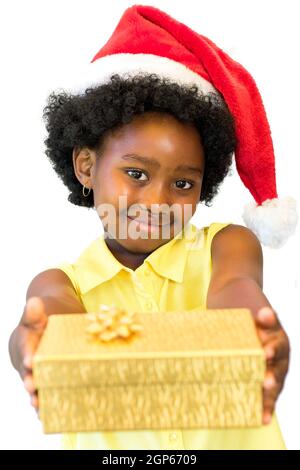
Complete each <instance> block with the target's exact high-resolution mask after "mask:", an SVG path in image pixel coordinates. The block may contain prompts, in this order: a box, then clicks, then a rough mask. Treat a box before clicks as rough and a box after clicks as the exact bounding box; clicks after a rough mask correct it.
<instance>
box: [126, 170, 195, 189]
mask: <svg viewBox="0 0 300 470" xmlns="http://www.w3.org/2000/svg"><path fill="white" fill-rule="evenodd" d="M125 173H126V174H127V175H129V176H130V177H131V178H133V179H135V180H136V181H147V180H148V177H147V175H146V173H144V172H143V171H142V170H137V169H129V170H125ZM141 175H144V176H145V178H144V179H141V178H140V176H141ZM178 183H179V185H178ZM182 183H183V184H182ZM186 184H189V185H190V186H189V187H184V185H186ZM193 186H194V185H193V184H192V183H190V182H189V181H185V180H177V181H176V188H178V189H183V190H187V189H191V188H192V187H193Z"/></svg>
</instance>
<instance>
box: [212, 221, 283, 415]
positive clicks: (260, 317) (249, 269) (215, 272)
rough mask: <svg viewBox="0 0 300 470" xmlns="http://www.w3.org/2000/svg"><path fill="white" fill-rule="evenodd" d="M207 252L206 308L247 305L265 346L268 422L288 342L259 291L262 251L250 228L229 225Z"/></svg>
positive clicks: (280, 377)
mask: <svg viewBox="0 0 300 470" xmlns="http://www.w3.org/2000/svg"><path fill="white" fill-rule="evenodd" d="M211 255H212V276H211V281H210V285H209V288H208V292H207V308H211V309H213V308H238V307H241V308H243V307H244V308H249V309H250V310H251V312H252V314H253V317H254V320H255V323H256V327H257V332H258V335H259V338H260V340H261V342H262V345H263V347H264V349H265V353H266V360H267V372H266V377H265V382H264V397H263V399H264V423H265V424H268V423H269V422H270V420H271V416H272V413H273V411H274V408H275V402H276V400H277V398H278V396H279V394H280V392H281V390H282V388H283V385H284V381H285V377H286V374H287V372H288V365H289V351H290V345H289V340H288V337H287V335H286V333H285V331H284V330H283V328H282V326H281V324H280V322H279V320H278V317H277V315H276V313H275V311H274V310H273V309H272V307H271V304H270V303H269V301H268V299H267V298H266V296H265V295H264V293H263V291H262V288H263V254H262V249H261V245H260V242H259V240H258V239H257V237H256V236H255V235H254V234H253V233H252V232H251V230H249V229H247V228H245V227H243V226H240V225H229V226H226V227H225V228H223V229H222V230H220V231H219V232H218V233H217V234H216V235H215V237H214V238H213V241H212V245H211ZM263 307H267V308H263ZM268 307H270V308H268Z"/></svg>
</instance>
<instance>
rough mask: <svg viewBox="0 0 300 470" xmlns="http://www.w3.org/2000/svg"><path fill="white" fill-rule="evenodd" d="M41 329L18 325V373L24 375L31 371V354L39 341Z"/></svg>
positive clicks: (32, 354)
mask: <svg viewBox="0 0 300 470" xmlns="http://www.w3.org/2000/svg"><path fill="white" fill-rule="evenodd" d="M41 335H42V331H36V330H30V329H28V328H26V327H24V326H19V332H18V344H19V362H20V363H19V367H18V370H19V373H20V375H21V377H22V379H24V376H25V375H26V374H27V373H28V372H31V371H32V365H33V356H34V353H35V351H36V349H37V346H38V344H39V342H40V339H41Z"/></svg>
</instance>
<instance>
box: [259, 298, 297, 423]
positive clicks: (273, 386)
mask: <svg viewBox="0 0 300 470" xmlns="http://www.w3.org/2000/svg"><path fill="white" fill-rule="evenodd" d="M255 322H256V328H257V333H258V336H259V338H260V340H261V342H262V346H263V348H264V350H265V355H266V360H267V370H266V375H265V380H264V387H263V407H264V410H263V424H269V423H270V422H271V419H272V414H273V411H274V409H275V403H276V400H277V398H278V396H279V394H280V392H281V390H282V388H283V385H284V381H285V377H286V375H287V372H288V368H289V356H290V343H289V339H288V337H287V334H286V333H285V331H284V330H283V328H282V326H281V324H280V322H279V320H278V317H277V315H276V312H275V311H274V310H273V309H272V308H271V307H263V308H261V309H259V310H258V312H257V315H256V316H255Z"/></svg>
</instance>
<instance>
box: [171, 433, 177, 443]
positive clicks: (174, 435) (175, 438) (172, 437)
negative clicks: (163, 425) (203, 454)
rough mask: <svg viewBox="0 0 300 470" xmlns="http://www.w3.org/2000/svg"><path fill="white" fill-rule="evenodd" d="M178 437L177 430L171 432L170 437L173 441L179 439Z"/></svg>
mask: <svg viewBox="0 0 300 470" xmlns="http://www.w3.org/2000/svg"><path fill="white" fill-rule="evenodd" d="M177 438H178V434H177V433H176V432H171V433H170V434H169V439H170V441H171V442H175V441H177Z"/></svg>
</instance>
